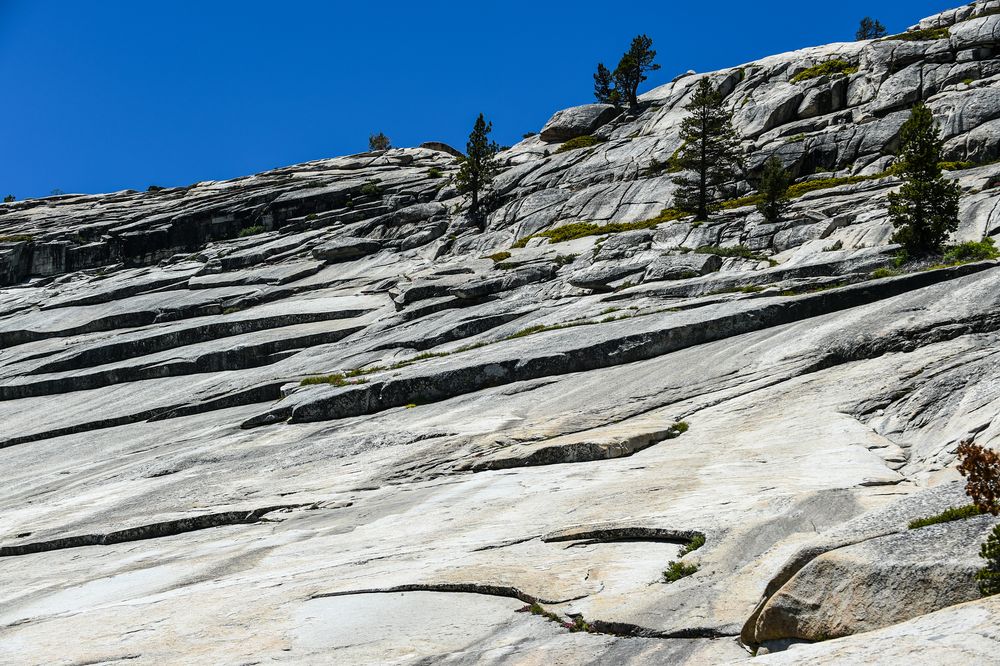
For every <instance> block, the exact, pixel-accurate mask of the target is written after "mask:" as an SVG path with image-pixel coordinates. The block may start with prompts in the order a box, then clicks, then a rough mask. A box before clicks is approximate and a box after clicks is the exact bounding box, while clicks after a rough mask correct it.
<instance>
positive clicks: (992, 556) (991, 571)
mask: <svg viewBox="0 0 1000 666" xmlns="http://www.w3.org/2000/svg"><path fill="white" fill-rule="evenodd" d="M979 557H981V558H983V559H984V560H986V566H985V567H983V568H982V569H980V570H979V571H978V572H977V573H976V580H977V581H979V592H980V593H981V594H982V595H983V596H984V597H989V596H992V595H994V594H1000V525H997V526H996V527H994V528H993V532H992V533H991V534H990V535H989V536H988V537H987V538H986V543H984V544H983V545H982V548H980V550H979Z"/></svg>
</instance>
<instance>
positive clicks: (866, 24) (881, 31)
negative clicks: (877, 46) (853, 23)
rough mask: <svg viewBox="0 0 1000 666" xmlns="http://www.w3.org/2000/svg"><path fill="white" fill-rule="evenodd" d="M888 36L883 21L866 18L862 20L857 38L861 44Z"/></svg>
mask: <svg viewBox="0 0 1000 666" xmlns="http://www.w3.org/2000/svg"><path fill="white" fill-rule="evenodd" d="M887 34H889V33H888V31H887V30H886V29H885V26H884V25H882V22H881V21H878V20H876V19H873V18H872V17H871V16H866V17H864V18H863V19H861V25H860V26H859V27H858V32H857V35H855V37H856V38H857V40H858V41H859V42H863V41H866V40H869V39H881V38H882V37H885V36H886V35H887Z"/></svg>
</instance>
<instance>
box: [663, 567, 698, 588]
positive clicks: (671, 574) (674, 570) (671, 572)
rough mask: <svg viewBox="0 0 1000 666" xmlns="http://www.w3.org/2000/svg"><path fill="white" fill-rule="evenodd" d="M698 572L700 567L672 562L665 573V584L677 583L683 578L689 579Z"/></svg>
mask: <svg viewBox="0 0 1000 666" xmlns="http://www.w3.org/2000/svg"><path fill="white" fill-rule="evenodd" d="M697 571H698V567H696V566H695V565H693V564H685V563H683V562H670V563H669V564H667V568H666V570H665V571H664V572H663V582H664V583H676V582H677V581H679V580H680V579H681V578H687V577H688V576H691V575H693V574H694V573H696V572H697Z"/></svg>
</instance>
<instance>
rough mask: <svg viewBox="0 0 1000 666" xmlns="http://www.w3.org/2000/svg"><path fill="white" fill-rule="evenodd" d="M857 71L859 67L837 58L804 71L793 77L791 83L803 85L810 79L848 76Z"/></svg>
mask: <svg viewBox="0 0 1000 666" xmlns="http://www.w3.org/2000/svg"><path fill="white" fill-rule="evenodd" d="M857 71H858V67H857V65H852V64H851V63H849V62H847V61H846V60H841V59H839V58H835V59H833V60H827V61H826V62H821V63H820V64H818V65H813V66H812V67H809V68H808V69H804V70H802V71H801V72H799V73H798V74H796V75H795V76H793V77H792V79H791V81H792V83H801V82H802V81H808V80H809V79H815V78H818V77H820V76H848V75H850V74H854V73H855V72H857Z"/></svg>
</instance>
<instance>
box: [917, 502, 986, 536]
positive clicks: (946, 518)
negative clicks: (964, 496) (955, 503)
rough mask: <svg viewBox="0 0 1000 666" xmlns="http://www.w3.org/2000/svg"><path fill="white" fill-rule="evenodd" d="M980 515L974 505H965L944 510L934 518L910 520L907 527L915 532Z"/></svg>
mask: <svg viewBox="0 0 1000 666" xmlns="http://www.w3.org/2000/svg"><path fill="white" fill-rule="evenodd" d="M980 513H982V512H981V511H980V510H979V508H978V507H977V506H976V505H975V504H967V505H966V506H960V507H957V508H953V509H945V510H944V511H942V512H941V513H939V514H937V515H936V516H928V517H927V518H917V519H916V520H911V521H910V525H909V527H910V529H911V530H917V529H920V528H921V527H927V526H928V525H938V524H940V523H950V522H952V521H954V520H965V519H966V518H972V517H974V516H978V515H979V514H980Z"/></svg>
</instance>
